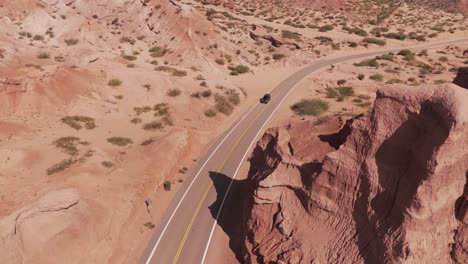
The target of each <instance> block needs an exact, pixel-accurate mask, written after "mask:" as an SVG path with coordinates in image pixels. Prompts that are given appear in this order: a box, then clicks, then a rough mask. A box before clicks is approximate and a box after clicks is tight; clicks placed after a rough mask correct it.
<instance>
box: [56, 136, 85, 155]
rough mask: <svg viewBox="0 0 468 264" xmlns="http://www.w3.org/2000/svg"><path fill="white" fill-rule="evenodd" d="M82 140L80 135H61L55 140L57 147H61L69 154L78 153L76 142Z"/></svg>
mask: <svg viewBox="0 0 468 264" xmlns="http://www.w3.org/2000/svg"><path fill="white" fill-rule="evenodd" d="M79 141H80V138H78V137H61V138H59V139H57V140H55V141H54V145H55V147H57V148H59V149H61V150H62V151H63V152H65V153H67V154H69V155H72V156H74V155H78V148H77V147H76V144H77V143H78V142H79Z"/></svg>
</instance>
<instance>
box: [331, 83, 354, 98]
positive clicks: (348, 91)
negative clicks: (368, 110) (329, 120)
mask: <svg viewBox="0 0 468 264" xmlns="http://www.w3.org/2000/svg"><path fill="white" fill-rule="evenodd" d="M353 95H354V89H353V88H352V87H348V86H340V87H336V88H327V98H340V97H341V98H343V100H344V98H346V97H349V96H353Z"/></svg>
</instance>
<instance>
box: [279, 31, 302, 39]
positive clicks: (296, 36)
mask: <svg viewBox="0 0 468 264" xmlns="http://www.w3.org/2000/svg"><path fill="white" fill-rule="evenodd" d="M281 36H282V37H283V38H287V39H294V40H296V41H301V34H299V33H297V32H292V31H289V30H283V31H281Z"/></svg>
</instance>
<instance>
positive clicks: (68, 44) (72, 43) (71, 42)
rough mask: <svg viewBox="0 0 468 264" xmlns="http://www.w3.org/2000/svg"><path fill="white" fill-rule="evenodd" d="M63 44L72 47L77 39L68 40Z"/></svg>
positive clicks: (76, 42)
mask: <svg viewBox="0 0 468 264" xmlns="http://www.w3.org/2000/svg"><path fill="white" fill-rule="evenodd" d="M65 43H66V44H67V46H73V45H76V44H78V39H75V38H69V39H66V40H65Z"/></svg>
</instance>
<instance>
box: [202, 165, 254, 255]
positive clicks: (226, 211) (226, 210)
mask: <svg viewBox="0 0 468 264" xmlns="http://www.w3.org/2000/svg"><path fill="white" fill-rule="evenodd" d="M210 178H211V180H212V181H213V185H214V187H215V189H216V193H217V196H216V201H215V202H214V203H213V204H212V205H210V206H209V209H210V212H211V215H212V216H213V218H214V219H217V224H218V226H219V227H221V229H222V230H223V231H224V233H226V234H227V235H228V236H229V247H230V249H231V250H232V251H233V252H234V254H235V255H236V258H237V260H238V261H239V262H240V263H246V260H245V256H244V254H243V252H246V248H245V244H244V242H245V238H246V236H245V231H244V228H243V227H244V226H245V223H246V221H247V212H249V211H247V210H248V208H246V206H245V204H247V203H246V199H248V195H249V194H250V192H249V191H248V190H249V188H248V184H247V181H246V180H240V181H239V180H233V181H232V184H231V180H232V179H231V178H230V177H228V176H226V175H224V174H222V173H218V172H210ZM230 184H231V188H230V190H229V195H228V196H226V192H227V190H228V188H229V185H230ZM220 209H221V211H220Z"/></svg>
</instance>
